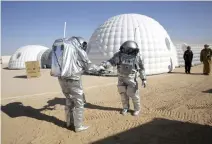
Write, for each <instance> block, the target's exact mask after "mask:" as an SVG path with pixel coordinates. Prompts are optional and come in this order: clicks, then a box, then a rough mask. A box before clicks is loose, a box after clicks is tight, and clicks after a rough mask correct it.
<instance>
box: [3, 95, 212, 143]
mask: <svg viewBox="0 0 212 144" xmlns="http://www.w3.org/2000/svg"><path fill="white" fill-rule="evenodd" d="M56 104H60V105H64V104H65V99H64V98H54V99H52V100H49V101H48V104H47V105H46V106H44V107H43V108H40V109H35V108H33V107H31V106H24V105H23V104H22V103H21V102H13V103H9V104H7V105H4V106H1V111H2V112H4V113H5V114H7V115H8V116H9V117H11V118H16V117H22V116H24V117H30V118H34V119H37V120H42V121H46V122H50V123H53V124H55V125H57V126H59V127H61V128H65V122H64V121H62V120H60V119H58V118H56V117H54V116H49V115H46V114H43V113H42V111H43V110H53V109H54V108H51V106H55V105H56ZM85 107H87V108H91V109H100V110H119V109H117V108H108V107H102V106H97V105H93V104H88V105H87V106H85ZM69 130H71V129H69ZM108 143H109V144H141V143H142V144H143V143H144V144H212V127H211V126H207V125H199V124H192V123H188V122H180V121H173V120H168V119H161V118H155V119H154V120H152V121H151V122H149V123H146V124H143V125H140V126H138V127H135V128H132V129H129V130H127V131H124V132H121V133H118V134H116V135H112V136H109V137H107V138H104V139H101V140H98V141H95V142H92V144H108Z"/></svg>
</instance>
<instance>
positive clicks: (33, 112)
mask: <svg viewBox="0 0 212 144" xmlns="http://www.w3.org/2000/svg"><path fill="white" fill-rule="evenodd" d="M47 103H48V104H47V105H45V106H44V107H43V108H40V109H35V108H33V107H31V106H24V105H23V104H22V103H21V102H13V103H9V104H6V105H2V106H1V111H2V112H4V113H5V114H7V115H8V116H9V117H11V118H16V117H22V116H24V117H30V118H34V119H37V120H43V121H46V122H50V123H53V124H55V125H57V126H59V127H62V128H66V127H65V124H66V123H65V122H64V121H61V120H60V119H58V118H56V117H54V116H49V115H46V114H44V113H42V111H44V110H54V108H52V107H53V106H55V105H57V104H59V105H65V98H54V99H52V100H49V101H48V102H47ZM85 108H88V109H98V110H106V111H120V110H121V109H119V108H112V107H103V106H98V105H94V104H91V103H87V104H86V105H85Z"/></svg>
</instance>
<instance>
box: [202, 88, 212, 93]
mask: <svg viewBox="0 0 212 144" xmlns="http://www.w3.org/2000/svg"><path fill="white" fill-rule="evenodd" d="M202 92H203V93H212V89H209V90H206V91H202Z"/></svg>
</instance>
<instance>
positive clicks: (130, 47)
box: [120, 40, 139, 55]
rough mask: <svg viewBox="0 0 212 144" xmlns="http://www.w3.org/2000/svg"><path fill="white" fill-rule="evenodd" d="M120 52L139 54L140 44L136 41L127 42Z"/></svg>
mask: <svg viewBox="0 0 212 144" xmlns="http://www.w3.org/2000/svg"><path fill="white" fill-rule="evenodd" d="M120 51H121V52H123V53H126V54H135V55H136V54H137V53H138V52H139V48H138V44H137V43H136V42H135V41H131V40H129V41H126V42H124V43H123V44H122V45H121V47H120Z"/></svg>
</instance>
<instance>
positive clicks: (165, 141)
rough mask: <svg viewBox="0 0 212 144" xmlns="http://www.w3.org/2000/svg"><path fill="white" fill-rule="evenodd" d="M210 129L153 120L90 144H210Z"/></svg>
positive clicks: (157, 119)
mask: <svg viewBox="0 0 212 144" xmlns="http://www.w3.org/2000/svg"><path fill="white" fill-rule="evenodd" d="M211 143H212V127H211V126H207V125H200V124H192V123H188V122H180V121H173V120H168V119H162V118H155V119H153V120H152V121H151V122H148V123H146V124H143V125H140V126H138V127H135V128H132V129H130V130H127V131H124V132H121V133H118V134H117V135H113V136H109V137H107V138H104V139H101V140H98V141H95V142H92V144H211Z"/></svg>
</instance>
